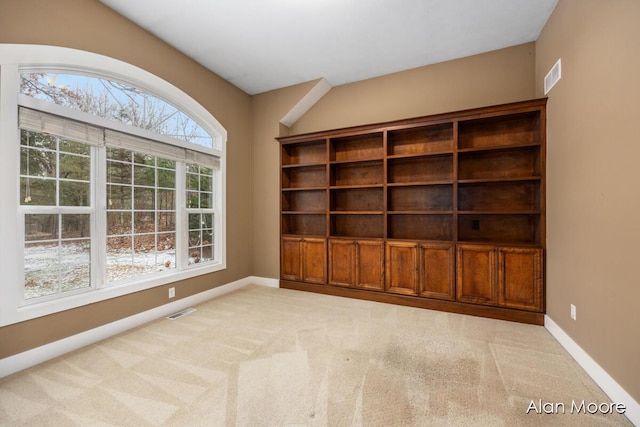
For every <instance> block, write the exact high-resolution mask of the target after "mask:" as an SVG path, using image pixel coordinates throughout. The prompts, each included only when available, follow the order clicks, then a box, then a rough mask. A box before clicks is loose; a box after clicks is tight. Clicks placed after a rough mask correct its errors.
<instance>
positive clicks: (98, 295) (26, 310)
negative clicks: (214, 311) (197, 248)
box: [0, 262, 226, 326]
mask: <svg viewBox="0 0 640 427" xmlns="http://www.w3.org/2000/svg"><path fill="white" fill-rule="evenodd" d="M224 269H226V265H225V264H224V263H222V262H219V263H215V264H209V265H206V266H198V267H189V268H187V269H185V270H181V271H177V272H171V273H166V274H160V275H154V276H152V277H146V278H144V279H140V280H136V281H133V282H126V283H121V284H114V285H111V286H109V287H105V288H100V289H87V290H84V291H80V292H78V293H73V294H71V295H68V296H58V297H57V298H55V299H51V300H46V301H29V302H26V303H25V304H23V305H22V306H20V307H18V308H17V309H15V310H13V311H9V310H7V311H6V312H4V313H0V326H7V325H10V324H13V323H18V322H23V321H25V320H30V319H35V318H38V317H42V316H46V315H49V314H53V313H57V312H60V311H64V310H70V309H74V308H78V307H82V306H84V305H88V304H93V303H96V302H100V301H105V300H108V299H111V298H116V297H120V296H124V295H128V294H132V293H134V292H140V291H144V290H147V289H152V288H155V287H158V286H163V285H167V284H169V283H175V282H178V281H181V280H186V279H191V278H194V277H197V276H202V275H205V274H210V273H215V272H217V271H222V270H224ZM167 302H169V300H168V299H167Z"/></svg>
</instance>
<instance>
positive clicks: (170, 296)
mask: <svg viewBox="0 0 640 427" xmlns="http://www.w3.org/2000/svg"><path fill="white" fill-rule="evenodd" d="M175 296H176V288H169V298H173V297H175ZM572 307H573V306H572Z"/></svg>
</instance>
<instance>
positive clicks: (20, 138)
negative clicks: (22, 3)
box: [0, 45, 226, 325]
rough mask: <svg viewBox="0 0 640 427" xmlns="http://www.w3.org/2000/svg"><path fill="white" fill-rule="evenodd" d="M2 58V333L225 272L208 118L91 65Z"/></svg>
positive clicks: (220, 161)
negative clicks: (29, 322)
mask: <svg viewBox="0 0 640 427" xmlns="http://www.w3.org/2000/svg"><path fill="white" fill-rule="evenodd" d="M0 58H1V59H0V61H1V62H0V147H2V148H1V150H2V153H1V155H0V178H1V179H0V182H1V184H0V189H1V190H2V192H1V193H0V202H1V203H2V206H3V209H2V211H1V212H0V216H1V220H2V221H0V233H1V234H2V235H3V240H2V241H1V242H0V249H2V251H1V252H2V253H3V254H6V256H3V257H1V258H0V265H1V268H2V271H3V273H6V275H5V279H6V280H3V281H2V283H1V284H0V288H1V289H0V292H2V295H3V298H2V299H1V301H0V325H6V324H10V323H14V322H18V321H22V320H26V319H29V318H33V317H38V316H42V315H45V314H49V313H52V312H56V311H60V310H64V309H69V308H72V307H77V306H80V305H84V304H88V303H92V302H96V301H100V300H103V299H107V298H112V297H114V296H119V295H123V294H126V293H130V292H135V291H139V290H142V289H146V288H150V287H153V286H159V285H163V284H166V283H169V282H172V281H176V280H181V279H185V278H189V277H193V276H196V275H199V274H205V273H210V272H213V271H217V270H220V269H223V268H225V267H226V262H225V246H226V241H225V235H226V233H225V218H224V212H225V209H224V207H225V198H226V197H225V192H224V191H225V185H224V182H225V164H226V162H225V153H226V131H225V130H224V128H223V127H222V126H221V125H220V124H219V123H218V122H217V120H215V118H214V117H213V116H212V115H211V114H210V113H209V112H208V111H206V109H204V107H202V106H201V105H200V104H198V103H197V102H196V101H195V100H193V99H192V98H191V97H189V96H188V95H186V94H185V93H184V92H182V91H180V90H179V89H177V88H176V87H174V86H173V85H171V84H169V83H168V82H166V81H163V80H162V79H160V78H158V77H157V76H154V75H152V74H150V73H148V72H146V71H144V70H141V69H139V68H137V67H135V66H132V65H130V64H125V63H122V62H120V61H116V60H114V59H111V58H107V57H104V56H100V55H95V54H91V53H87V52H81V51H77V50H72V49H65V48H56V47H48V46H16V45H2V46H0ZM42 58H55V63H49V62H47V61H46V60H42ZM16 123H17V126H16V125H15V124H16ZM15 248H18V249H19V250H18V251H16V250H15Z"/></svg>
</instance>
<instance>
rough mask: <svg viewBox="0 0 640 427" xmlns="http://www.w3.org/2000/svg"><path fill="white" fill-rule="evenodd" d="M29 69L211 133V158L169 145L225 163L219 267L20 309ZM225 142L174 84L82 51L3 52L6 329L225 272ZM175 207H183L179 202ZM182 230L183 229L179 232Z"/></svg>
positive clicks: (1, 222)
mask: <svg viewBox="0 0 640 427" xmlns="http://www.w3.org/2000/svg"><path fill="white" fill-rule="evenodd" d="M25 69H28V70H30V71H35V70H43V71H44V70H46V71H52V70H57V71H59V72H65V73H76V74H77V73H86V74H88V75H93V76H98V77H102V78H106V79H115V80H119V81H121V82H123V83H127V84H130V85H132V86H135V87H140V88H142V89H144V90H146V91H148V92H149V93H151V94H153V95H155V96H157V97H158V98H160V99H164V100H165V101H167V102H169V103H171V104H172V105H174V106H175V107H177V108H178V109H180V110H182V111H183V112H184V113H185V114H187V115H188V116H189V117H191V118H192V119H194V120H195V121H196V122H197V123H198V124H199V125H200V126H202V128H203V129H205V131H207V132H209V133H210V134H211V135H212V136H213V137H214V139H213V149H212V150H208V149H207V148H206V147H194V146H192V145H189V144H187V145H184V144H182V143H177V144H176V142H175V141H173V140H172V141H164V142H170V143H172V144H175V145H181V146H182V147H184V148H189V149H191V150H198V151H202V152H205V153H208V154H213V155H215V156H218V157H219V159H220V165H219V169H220V172H219V176H218V179H217V180H216V181H217V182H216V184H217V185H216V189H215V190H214V191H216V192H217V194H218V195H219V196H218V199H217V200H218V203H219V206H218V209H216V210H217V211H218V212H219V213H220V214H219V215H216V217H217V219H216V221H215V224H214V227H215V233H216V235H217V238H218V239H219V240H217V242H216V255H217V256H218V258H217V259H218V260H219V261H218V262H217V263H212V264H205V265H202V266H197V267H193V266H192V267H190V268H187V269H185V270H180V271H176V272H171V273H170V274H166V275H158V276H153V277H144V278H140V279H138V280H134V281H130V282H128V283H124V284H120V285H117V284H116V285H112V286H109V287H103V288H97V289H96V288H90V289H88V290H87V291H85V292H78V293H72V294H70V295H64V296H61V297H59V298H56V299H52V300H46V301H42V302H34V303H30V304H29V305H23V306H21V305H20V302H21V301H22V300H23V295H22V293H23V288H22V276H23V272H22V269H21V268H16V266H20V267H21V266H22V264H23V259H22V250H21V247H22V244H23V243H22V242H23V238H24V236H23V235H21V234H20V233H21V231H23V229H24V224H21V221H20V219H21V218H22V216H21V215H20V212H19V209H18V202H19V200H18V199H19V184H18V179H19V178H18V177H19V172H20V171H19V167H20V162H19V161H18V159H19V156H20V153H19V143H18V141H19V129H18V108H17V107H18V105H19V104H22V103H31V102H32V101H33V100H31V101H30V100H25V99H24V98H25V97H23V96H21V95H20V93H19V86H20V78H19V72H20V71H21V70H25ZM36 104H38V105H33V104H30V105H31V106H32V107H33V106H36V107H38V108H39V109H40V107H41V105H40V103H38V102H36ZM56 107H58V106H54V105H49V106H46V107H44V109H46V110H47V111H51V112H53V111H52V109H54V110H55V108H56ZM78 113H81V112H78ZM67 115H69V114H67ZM81 116H82V114H81V115H80V116H78V117H76V118H78V119H81V120H83V119H84V118H83V117H81ZM91 117H92V120H91V121H92V122H94V123H95V122H96V117H95V116H91ZM83 121H84V120H83ZM118 126H119V124H117V123H116V124H115V126H114V123H113V122H111V121H109V124H108V126H106V127H110V128H112V129H113V128H116V129H119V128H118ZM119 130H120V129H119ZM122 130H124V129H122ZM126 131H127V132H128V133H132V128H130V127H127V128H126ZM144 132H145V131H143V130H142V129H141V130H139V131H134V133H136V135H138V136H141V137H145V134H144ZM147 137H148V136H147ZM154 139H158V135H157V134H154ZM226 141H227V132H226V130H225V129H224V127H223V126H222V125H221V124H220V123H219V122H218V121H217V120H216V119H215V117H213V115H211V114H210V113H209V112H208V111H207V110H206V109H205V108H204V107H203V106H202V105H200V104H199V103H198V102H197V101H195V100H194V99H193V98H191V97H190V96H189V95H187V94H186V93H184V92H183V91H182V90H180V89H178V88H177V87H175V86H173V85H172V84H170V83H169V82H167V81H165V80H163V79H161V78H159V77H157V76H155V75H153V74H151V73H149V72H147V71H145V70H143V69H141V68H138V67H136V66H134V65H131V64H127V63H125V62H122V61H119V60H116V59H113V58H109V57H106V56H103V55H98V54H95V53H90V52H84V51H80V50H75V49H69V48H62V47H55V46H40V45H15V44H0V147H2V148H1V153H0V182H2V183H3V184H2V185H0V205H2V206H6V207H8V208H5V209H2V210H0V236H2V239H0V254H1V255H0V271H2V274H3V279H2V280H1V281H0V295H1V296H2V298H0V326H5V325H9V324H13V323H17V322H21V321H25V320H29V319H33V318H37V317H41V316H45V315H48V314H52V313H56V312H59V311H63V310H68V309H72V308H76V307H80V306H83V305H87V304H91V303H95V302H99V301H103V300H106V299H110V298H115V297H118V296H122V295H127V294H130V293H134V292H139V291H141V290H145V289H150V288H153V287H156V286H161V285H165V284H168V283H172V282H176V281H180V280H185V279H189V278H192V277H196V276H199V275H202V274H207V273H212V272H215V271H220V270H223V269H226ZM98 172H99V171H98ZM97 184H98V183H97ZM176 202H177V203H179V200H177V201H176ZM102 203H104V201H102ZM177 206H180V205H177ZM95 209H96V215H100V212H101V211H102V210H103V209H104V206H101V203H100V202H96V204H95ZM179 210H180V209H179ZM178 224H180V223H178ZM180 226H181V225H178V227H180ZM100 234H101V233H98V234H97V236H100ZM100 240H101V239H98V240H97V241H96V243H97V244H102V243H104V242H101V241H100ZM179 244H181V242H176V245H179ZM180 247H181V246H177V247H176V249H177V250H179V248H180ZM218 251H219V252H218ZM95 267H96V268H101V267H102V266H99V265H96V266H95Z"/></svg>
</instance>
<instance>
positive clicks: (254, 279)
mask: <svg viewBox="0 0 640 427" xmlns="http://www.w3.org/2000/svg"><path fill="white" fill-rule="evenodd" d="M246 280H248V281H249V282H250V283H254V284H256V285H260V286H268V287H270V288H279V287H280V280H278V279H270V278H268V277H258V276H249V277H247V279H246Z"/></svg>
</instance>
